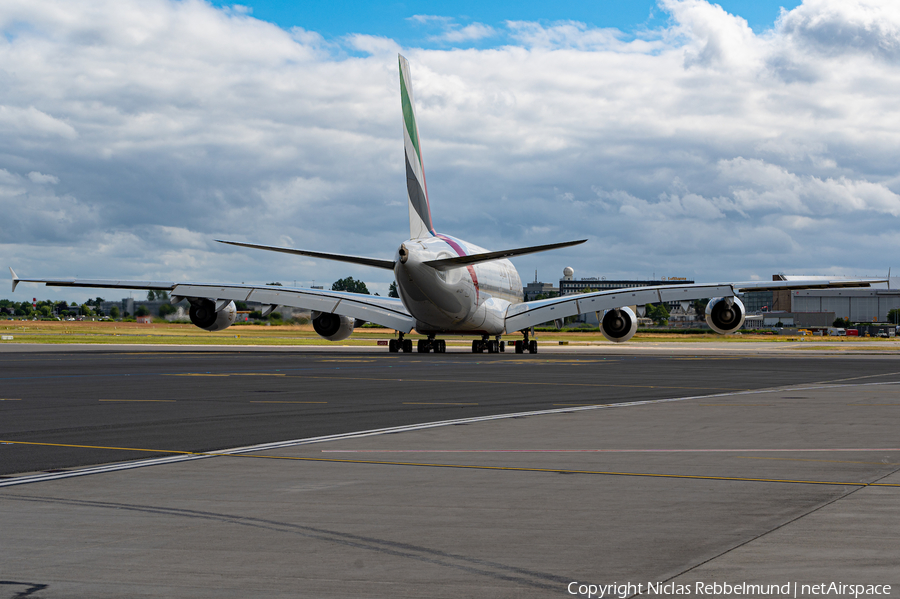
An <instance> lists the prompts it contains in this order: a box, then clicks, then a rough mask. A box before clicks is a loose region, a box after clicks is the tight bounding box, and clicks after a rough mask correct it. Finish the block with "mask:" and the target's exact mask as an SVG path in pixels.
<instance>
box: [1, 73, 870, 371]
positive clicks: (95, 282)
mask: <svg viewBox="0 0 900 599" xmlns="http://www.w3.org/2000/svg"><path fill="white" fill-rule="evenodd" d="M400 103H401V106H402V108H403V143H404V146H405V149H406V152H405V154H406V189H407V193H408V196H409V239H407V240H406V241H404V242H403V243H401V244H400V246H399V247H398V248H397V251H396V252H395V253H394V259H393V260H381V259H378V258H365V257H361V256H347V255H342V254H327V253H323V252H313V251H308V250H298V249H292V248H284V247H273V246H268V245H259V244H253V243H242V242H238V241H222V240H217V241H221V243H228V244H231V245H237V246H241V247H248V248H256V249H260V250H268V251H273V252H284V253H287V254H298V255H301V256H310V257H313V258H323V259H326V260H337V261H340V262H350V263H353V264H363V265H366V266H372V267H374V268H384V269H387V270H391V271H393V273H394V278H395V279H396V281H397V290H398V292H399V294H400V297H399V298H388V297H378V296H370V295H362V294H358V293H346V292H340V291H323V290H319V289H304V288H290V287H279V286H267V285H266V286H252V285H231V284H211V283H174V282H160V281H116V280H106V279H20V278H19V277H17V276H16V273H15V272H14V271H13V269H12V268H10V269H9V270H10V273H11V274H12V288H13V291H15V290H16V285H18V284H19V283H22V282H29V283H46V284H47V285H53V286H62V287H96V288H112V289H153V290H163V291H168V292H169V293H170V295H171V298H172V301H173V302H178V301H181V300H182V299H186V300H188V302H190V306H191V307H190V317H191V322H193V323H194V324H195V325H197V326H198V327H200V328H202V329H205V330H207V331H220V330H222V329H225V328H227V327H228V326H230V325H231V324H233V323H234V320H235V315H236V309H235V304H234V302H235V301H236V300H239V301H244V302H260V303H262V304H264V305H266V306H267V307H266V308H265V310H264V313H265V314H269V313H271V312H272V311H273V310H275V308H276V307H278V306H290V307H295V308H303V309H307V310H311V311H312V316H313V327H314V328H315V330H316V332H317V333H318V334H319V335H321V336H322V337H324V338H325V339H328V340H330V341H340V340H342V339H346V338H347V337H349V336H350V334H351V333H353V329H354V327H356V326H359V325H361V324H362V323H364V322H374V323H376V324H380V325H383V326H386V327H389V328H391V329H395V330H396V331H397V333H398V335H397V338H396V339H391V341H390V344H389V349H390V351H391V352H398V351H403V352H411V351H412V341H411V340H410V339H405V338H404V335H405V334H406V333H409V332H410V331H411V330H412V329H413V328H415V329H416V331H418V332H419V333H420V334H422V335H425V336H426V337H427V339H422V340H420V341H419V343H418V348H417V349H418V351H419V352H428V351H432V350H433V351H435V352H438V353H443V352H445V351H446V347H447V344H446V341H445V340H443V339H438V337H439V336H445V335H478V336H480V337H481V338H480V339H476V340H475V341H473V342H472V351H473V352H484V351H485V350H486V351H488V352H490V353H495V352H498V351H503V350H504V346H505V343H501V342H500V338H501V336H502V335H503V334H504V333H506V334H512V333H516V332H517V331H518V332H520V333H521V334H522V336H523V338H522V339H519V340H516V342H515V350H516V353H522V352H525V351H527V352H529V353H536V352H537V342H536V341H535V340H533V339H531V340H529V335H528V333H529V329H530V328H531V327H533V326H534V325H537V324H540V323H543V322H548V321H552V320H558V319H561V318H564V317H566V316H575V315H578V314H585V313H588V312H596V313H597V316H598V317H599V320H600V323H601V324H600V329H601V331H602V333H603V335H604V336H605V337H606V338H607V339H609V340H610V341H615V342H624V341H628V340H629V339H630V338H631V337H632V335H634V333H635V331H636V329H637V318H636V317H635V314H634V312H633V311H632V310H631V308H629V307H628V306H634V305H643V304H649V303H657V302H671V301H682V300H694V299H701V298H708V297H712V298H714V299H712V300H711V301H710V302H709V304H708V305H707V307H706V321H707V322H708V323H709V326H710V327H712V328H713V329H714V330H715V331H717V332H719V333H722V334H728V333H732V332H734V331H736V330H737V329H738V328H739V327H740V326H741V324H743V322H744V316H745V310H744V306H743V304H742V303H741V301H740V300H739V299H738V298H737V294H738V293H740V292H742V291H763V290H774V289H809V288H833V287H868V286H869V285H870V284H872V283H880V282H884V281H885V280H884V279H839V280H828V281H823V280H794V281H752V282H748V283H717V284H695V285H665V286H658V287H639V288H634V289H615V290H609V291H598V292H594V293H584V294H580V295H574V296H564V297H557V298H552V299H546V300H538V301H532V302H525V301H523V294H522V281H521V279H520V278H519V273H518V272H517V271H516V269H515V267H514V266H513V265H512V263H511V262H510V261H509V260H508V258H511V257H513V256H521V255H524V254H532V253H535V252H543V251H547V250H552V249H557V248H563V247H568V246H573V245H577V244H580V243H584V242H585V241H586V240H584V239H582V240H578V241H567V242H563V243H553V244H549V245H539V246H532V247H525V248H516V249H509V250H502V251H488V250H486V249H484V248H481V247H478V246H477V245H474V244H471V243H469V242H466V241H463V240H461V239H458V238H456V237H452V236H450V235H446V234H443V233H438V232H437V231H436V230H435V228H434V224H433V223H432V221H431V208H430V206H429V203H428V186H427V184H426V183H425V169H424V166H423V163H422V152H421V146H420V140H419V132H418V128H417V126H416V111H415V104H414V102H413V89H412V80H411V78H410V74H409V63H408V62H407V61H406V59H405V58H404V57H403V56H400Z"/></svg>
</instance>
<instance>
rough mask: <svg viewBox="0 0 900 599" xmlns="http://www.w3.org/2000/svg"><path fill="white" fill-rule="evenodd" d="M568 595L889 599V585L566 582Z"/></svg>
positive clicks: (597, 597)
mask: <svg viewBox="0 0 900 599" xmlns="http://www.w3.org/2000/svg"><path fill="white" fill-rule="evenodd" d="M566 590H568V592H569V594H570V595H578V596H580V597H589V598H596V599H603V598H604V597H610V598H611V597H618V598H620V599H625V597H631V596H633V595H693V596H698V595H707V596H710V597H725V596H734V597H743V596H747V595H752V596H772V597H775V596H782V597H810V596H827V595H832V596H839V597H854V598H857V597H866V596H878V595H880V596H889V595H891V585H889V584H844V583H842V582H831V583H827V582H823V583H819V584H800V583H796V582H789V583H786V584H750V583H746V582H741V583H738V584H729V583H727V582H713V583H706V582H695V583H694V584H679V583H676V582H668V583H663V582H647V583H639V584H634V583H633V582H623V583H618V582H613V583H612V584H586V583H580V582H577V581H576V582H570V583H569V586H568V587H566Z"/></svg>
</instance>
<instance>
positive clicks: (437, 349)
mask: <svg viewBox="0 0 900 599" xmlns="http://www.w3.org/2000/svg"><path fill="white" fill-rule="evenodd" d="M416 349H417V350H418V352H419V353H420V354H427V353H428V352H430V351H433V352H434V353H436V354H443V353H447V342H446V341H444V340H443V339H435V338H434V335H429V336H428V339H419V343H418V347H417V348H416Z"/></svg>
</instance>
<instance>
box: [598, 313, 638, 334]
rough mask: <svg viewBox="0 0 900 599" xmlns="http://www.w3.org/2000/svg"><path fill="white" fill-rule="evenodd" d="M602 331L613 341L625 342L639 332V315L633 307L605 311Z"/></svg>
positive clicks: (601, 321) (601, 326) (601, 325)
mask: <svg viewBox="0 0 900 599" xmlns="http://www.w3.org/2000/svg"><path fill="white" fill-rule="evenodd" d="M600 332H601V333H603V336H604V337H606V338H607V339H609V340H610V341H612V342H613V343H625V342H626V341H628V340H629V339H631V338H632V337H633V336H634V334H635V333H636V332H637V317H636V316H635V315H634V312H632V310H631V308H627V307H626V308H616V309H614V310H607V311H606V312H604V313H603V318H602V319H601V320H600Z"/></svg>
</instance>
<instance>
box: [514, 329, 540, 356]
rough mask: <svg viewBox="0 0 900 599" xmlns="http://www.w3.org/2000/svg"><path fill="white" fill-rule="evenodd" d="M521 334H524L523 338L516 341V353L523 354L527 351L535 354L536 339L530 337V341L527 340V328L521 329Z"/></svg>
mask: <svg viewBox="0 0 900 599" xmlns="http://www.w3.org/2000/svg"><path fill="white" fill-rule="evenodd" d="M522 335H524V336H525V339H524V340H523V341H516V353H517V354H524V353H525V352H526V351H527V352H528V353H530V354H536V353H537V340H535V339H532V340H531V341H529V340H528V330H527V329H526V330H524V331H522Z"/></svg>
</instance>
